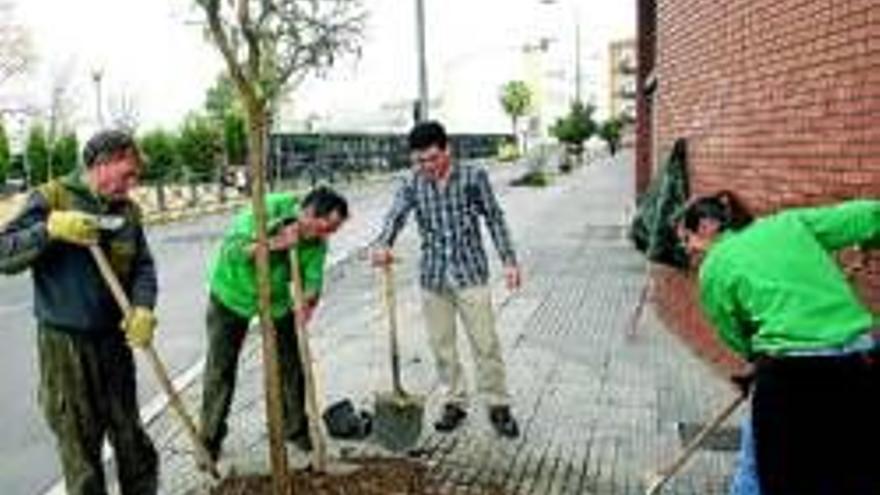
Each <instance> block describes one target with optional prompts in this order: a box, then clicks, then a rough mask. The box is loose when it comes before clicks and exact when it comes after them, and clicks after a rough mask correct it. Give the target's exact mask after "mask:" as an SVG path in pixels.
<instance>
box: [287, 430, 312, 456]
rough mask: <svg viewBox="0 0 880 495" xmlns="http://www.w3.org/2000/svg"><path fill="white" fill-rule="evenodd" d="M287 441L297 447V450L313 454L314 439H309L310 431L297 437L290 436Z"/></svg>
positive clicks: (298, 434)
mask: <svg viewBox="0 0 880 495" xmlns="http://www.w3.org/2000/svg"><path fill="white" fill-rule="evenodd" d="M287 441H288V442H290V443H292V444H294V445H296V446H297V448H299V449H300V450H302V451H303V452H311V451H312V439H311V437H309V432H308V431H305V432H303V433H297V434H295V435H288V436H287Z"/></svg>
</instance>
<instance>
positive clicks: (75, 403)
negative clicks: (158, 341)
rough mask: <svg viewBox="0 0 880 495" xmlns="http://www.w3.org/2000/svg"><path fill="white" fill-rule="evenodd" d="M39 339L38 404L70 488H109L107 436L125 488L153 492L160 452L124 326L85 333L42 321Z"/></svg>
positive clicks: (80, 491) (94, 493)
mask: <svg viewBox="0 0 880 495" xmlns="http://www.w3.org/2000/svg"><path fill="white" fill-rule="evenodd" d="M37 342H38V344H37V345H38V352H39V361H40V389H39V400H40V406H41V408H42V410H43V414H44V416H45V417H46V421H47V422H48V423H49V427H50V428H51V429H52V431H53V433H54V434H55V438H56V440H57V441H58V452H59V455H60V457H61V468H62V471H63V472H64V482H65V486H66V488H67V493H68V494H70V495H104V494H106V493H107V489H106V487H105V478H104V467H103V463H102V462H101V447H102V445H103V443H104V437H105V435H106V436H107V438H109V440H110V444H111V445H112V446H113V450H114V453H115V454H116V464H117V473H118V478H119V486H120V490H121V491H122V494H123V495H154V494H155V493H156V492H157V487H158V476H159V468H158V456H157V454H156V450H155V448H154V447H153V443H152V442H151V441H150V438H149V437H148V436H147V434H146V432H145V431H144V427H143V424H142V423H141V419H140V415H139V412H138V405H137V387H136V384H135V366H134V359H133V356H132V353H131V349H129V347H128V345H126V343H125V340H124V339H123V336H122V332H121V331H120V330H118V329H115V328H114V329H112V330H108V331H106V332H105V333H101V334H99V335H83V334H77V333H68V332H65V331H63V330H61V329H58V328H55V327H52V326H50V325H47V324H43V323H40V325H39V333H38V336H37Z"/></svg>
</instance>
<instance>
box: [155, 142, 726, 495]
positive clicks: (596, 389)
mask: <svg viewBox="0 0 880 495" xmlns="http://www.w3.org/2000/svg"><path fill="white" fill-rule="evenodd" d="M630 161H631V155H629V154H624V155H622V156H620V157H618V158H616V159H614V160H611V159H604V160H600V161H598V162H594V163H592V164H591V165H589V166H587V167H584V168H581V169H579V170H576V171H575V172H574V173H572V174H570V175H566V176H559V177H557V178H556V179H555V180H554V183H553V185H551V186H550V187H548V188H545V189H521V188H510V187H507V186H506V185H505V184H506V180H507V179H508V178H509V177H510V176H511V174H512V173H501V174H495V177H496V179H498V180H497V189H496V190H497V191H498V192H499V194H500V196H501V198H502V203H503V204H504V205H505V208H506V210H507V214H508V217H509V221H510V223H511V226H512V230H513V232H514V237H515V239H516V241H517V243H518V247H519V251H520V257H521V259H522V263H523V266H524V269H525V276H526V281H525V286H524V288H523V289H522V290H521V291H519V292H517V293H515V294H508V293H507V292H506V291H505V290H504V289H503V287H502V286H501V285H500V284H501V281H500V277H498V276H496V278H495V286H494V294H495V297H496V301H495V302H496V306H497V308H498V329H499V334H500V335H501V338H502V343H503V347H504V350H505V357H506V360H507V365H508V381H509V385H510V389H511V394H512V397H513V406H514V410H515V413H516V414H517V416H518V417H519V419H520V422H521V426H522V430H523V431H522V435H521V437H520V438H519V439H518V440H516V441H507V440H500V439H498V438H496V437H495V436H494V434H493V433H492V431H491V428H490V426H489V424H488V421H487V420H486V418H485V414H484V409H483V408H482V407H481V404H480V403H479V401H476V400H475V401H474V403H473V404H472V405H471V408H470V409H471V414H470V416H469V418H468V420H467V422H466V423H465V425H464V427H463V428H461V429H460V430H459V431H457V432H455V433H453V434H448V435H441V434H437V433H434V432H433V430H432V429H431V428H430V424H429V423H430V421H431V418H432V416H433V414H435V413H436V411H437V407H438V404H437V395H438V394H436V393H435V392H436V390H435V386H434V382H433V369H432V362H431V356H430V354H429V353H428V351H427V346H426V343H425V337H424V335H423V332H422V329H421V319H420V318H421V317H420V308H419V291H418V288H417V286H416V276H415V269H416V266H415V265H416V260H417V246H418V244H417V242H418V241H417V238H416V237H415V233H414V231H415V229H414V227H413V226H412V225H411V226H410V228H409V229H408V230H407V232H406V233H405V234H404V235H403V236H402V237H401V240H400V242H399V247H398V252H399V253H400V254H402V256H403V258H404V261H403V263H402V264H401V266H400V268H399V272H400V273H398V274H397V288H398V304H399V308H398V311H399V318H400V322H401V323H400V327H401V329H402V342H401V345H402V349H403V359H404V367H403V374H404V383H405V385H406V387H407V388H408V389H410V390H412V391H415V392H418V393H424V394H427V395H429V402H428V409H427V411H428V414H427V415H426V419H425V421H426V425H425V429H424V432H425V433H424V436H423V438H422V439H421V441H420V445H419V447H418V451H419V453H420V454H421V458H422V459H423V460H424V461H425V462H426V463H428V464H429V465H430V466H431V472H432V473H433V475H434V476H435V477H436V478H437V479H438V480H440V481H441V482H442V483H443V484H444V486H445V487H446V490H445V491H446V492H448V493H469V492H471V491H472V490H473V489H475V487H479V486H483V485H494V486H501V487H503V489H504V491H505V492H506V493H518V494H557V493H558V494H603V495H604V494H637V493H643V491H644V485H643V483H644V477H645V475H646V474H647V473H648V472H650V471H651V470H652V469H654V468H656V467H657V466H658V465H659V464H661V463H662V462H664V461H668V460H670V459H671V458H672V456H674V455H675V454H676V453H677V452H678V451H679V449H680V448H681V444H680V438H679V433H678V425H679V423H701V422H705V421H708V419H709V417H710V416H711V415H713V414H714V412H715V411H716V409H718V408H720V407H722V406H723V405H724V404H725V403H726V402H727V401H729V400H730V398H731V397H732V395H733V393H734V392H733V390H732V389H731V388H730V387H728V386H727V385H726V384H725V383H723V381H721V380H719V379H718V378H717V377H715V376H714V375H712V373H711V372H710V371H709V369H708V368H707V367H706V366H704V365H702V364H701V363H699V362H698V361H697V360H696V359H695V358H694V357H693V356H691V355H690V354H688V353H687V351H686V350H685V348H684V347H683V346H681V345H680V344H679V343H678V342H677V341H676V340H675V339H674V338H673V337H672V336H671V335H670V334H668V333H667V332H665V331H664V330H663V328H662V325H661V323H660V322H659V321H657V320H656V318H655V317H654V315H653V314H652V312H651V311H650V310H649V311H646V313H645V315H644V317H643V320H642V322H641V324H640V326H639V328H638V329H637V330H636V332H635V333H634V334H629V333H628V332H627V321H628V319H629V317H630V315H631V314H632V311H633V308H634V306H635V304H636V301H637V299H638V296H639V292H640V290H641V287H642V283H643V277H644V273H645V266H644V263H643V261H642V259H641V258H640V256H639V255H638V254H637V253H635V252H634V251H633V250H632V249H631V248H630V246H629V244H628V243H627V241H626V239H625V238H624V235H625V228H624V224H625V218H626V216H627V213H628V212H629V211H631V204H632V191H631V187H630V185H631V184H632V180H631V178H632V177H631V175H632V172H631V167H630V165H631V163H630ZM502 177H503V179H504V180H501V179H500V178H502ZM367 237H368V236H365V238H367ZM493 254H494V253H493ZM495 268H496V270H495V273H496V275H497V274H499V273H500V271H499V270H498V269H497V268H498V267H497V266H495ZM377 282H378V281H377V279H376V277H375V274H374V273H372V270H371V269H370V267H369V266H368V265H367V263H366V261H365V260H363V259H360V258H359V257H358V255H357V253H356V252H353V253H352V254H351V255H350V256H349V257H347V258H345V259H341V260H339V262H338V263H337V264H336V265H335V266H334V268H333V269H332V271H331V273H330V275H329V277H328V287H327V292H326V294H325V301H324V306H323V308H322V309H321V311H320V313H319V315H318V317H317V318H316V322H315V324H314V328H313V330H312V332H313V333H312V348H313V350H314V352H316V355H317V356H318V358H317V360H318V362H319V367H318V374H319V376H320V377H322V380H321V390H322V392H323V394H322V395H323V400H324V402H325V403H330V402H332V401H334V400H336V399H339V398H342V397H348V398H351V399H353V400H354V401H355V402H356V403H357V404H358V405H359V406H361V407H365V408H369V407H370V405H371V403H372V398H373V393H374V392H375V391H378V390H387V389H388V388H389V385H388V383H389V379H388V364H387V362H386V359H387V348H386V339H387V337H386V334H385V331H386V327H385V326H384V319H383V314H382V311H381V309H380V305H379V303H378V301H379V299H378V289H377ZM461 340H464V339H463V338H462V339H461ZM462 355H463V359H464V360H465V362H466V363H467V366H466V370H467V373H468V376H473V375H472V371H473V370H472V368H471V366H470V365H469V359H470V355H469V353H468V352H467V348H466V346H464V345H463V346H462ZM259 357H260V354H259V338H258V336H257V335H256V332H254V335H252V336H251V338H250V339H249V341H248V344H247V347H246V351H245V353H244V355H243V356H242V366H241V369H240V371H239V386H238V391H237V395H236V397H235V402H234V404H233V413H232V417H231V424H230V431H231V433H230V436H229V438H228V440H227V444H226V454H225V459H226V460H225V461H224V462H225V463H227V464H230V465H234V466H235V468H236V469H237V471H238V472H251V471H262V472H265V471H266V470H267V465H268V452H267V448H268V447H267V439H266V432H265V427H264V424H263V422H264V418H265V415H264V411H263V398H262V397H263V391H262V375H261V370H262V368H261V363H260V359H259ZM200 389H201V383H200V381H198V380H196V381H195V383H193V384H192V385H191V386H189V387H188V388H187V389H186V390H185V391H184V396H185V401H186V402H187V404H188V405H189V409H190V410H191V411H193V412H196V411H197V410H198V408H197V405H198V401H199V394H200ZM735 424H736V423H735V422H734V423H733V425H734V426H735ZM150 432H151V434H152V435H153V438H155V440H156V443H157V445H158V446H159V448H160V449H161V454H160V455H161V458H162V475H163V476H162V489H163V493H168V494H190V493H200V492H203V491H204V489H205V486H206V485H205V483H204V478H202V477H201V476H200V475H199V474H197V473H196V472H195V470H194V463H193V460H192V457H191V456H190V449H189V446H188V445H187V439H186V437H185V436H184V435H183V432H182V430H181V429H180V427H179V425H178V424H177V423H176V420H175V419H174V418H171V417H170V414H169V413H167V412H166V413H164V414H161V415H159V416H158V417H157V418H156V419H155V420H154V421H153V422H152V423H151V424H150ZM331 443H332V450H333V455H334V456H342V455H372V454H386V455H387V453H384V452H382V451H381V449H380V448H379V447H378V446H375V445H373V444H371V443H363V444H355V443H346V444H341V443H339V442H335V441H334V442H331ZM289 450H290V451H291V452H290V453H289V455H290V456H291V460H292V463H293V465H295V466H302V465H303V464H304V462H306V460H305V458H304V456H303V455H302V454H301V453H299V452H296V451H294V449H293V448H292V447H290V448H289ZM732 460H733V453H731V452H729V451H723V450H722V451H717V450H702V451H700V452H698V453H697V454H696V455H695V457H694V458H693V460H692V462H691V464H689V465H688V467H687V468H686V469H685V471H684V472H683V473H682V474H681V475H680V476H677V477H676V478H675V479H674V480H673V481H672V482H671V483H670V484H669V485H667V487H666V489H665V490H664V492H663V493H670V494H672V493H675V494H694V495H711V494H720V493H725V491H726V483H727V478H728V476H729V474H730V472H731V469H732Z"/></svg>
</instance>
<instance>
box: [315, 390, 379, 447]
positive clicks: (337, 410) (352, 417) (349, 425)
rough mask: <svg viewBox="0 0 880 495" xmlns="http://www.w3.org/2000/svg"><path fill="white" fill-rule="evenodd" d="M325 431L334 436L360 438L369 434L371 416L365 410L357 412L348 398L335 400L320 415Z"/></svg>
mask: <svg viewBox="0 0 880 495" xmlns="http://www.w3.org/2000/svg"><path fill="white" fill-rule="evenodd" d="M322 416H323V418H324V424H326V425H327V433H329V434H330V436H332V437H334V438H343V439H347V440H362V439H364V438H366V437H367V436H369V435H370V431H372V428H373V418H372V417H371V416H370V414H369V413H367V412H366V411H360V412H358V411H357V410H356V409H355V407H354V404H352V403H351V401H350V400H348V399H343V400H340V401H337V402H335V403H333V404H332V405H330V407H328V408H327V409H325V410H324V414H323V415H322Z"/></svg>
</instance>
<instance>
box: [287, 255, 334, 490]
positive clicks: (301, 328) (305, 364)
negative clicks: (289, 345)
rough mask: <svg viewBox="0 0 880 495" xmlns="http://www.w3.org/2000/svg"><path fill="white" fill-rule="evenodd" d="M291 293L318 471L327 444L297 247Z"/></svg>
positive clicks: (321, 468)
mask: <svg viewBox="0 0 880 495" xmlns="http://www.w3.org/2000/svg"><path fill="white" fill-rule="evenodd" d="M290 260H291V262H290V292H291V294H292V295H293V307H294V314H295V319H296V336H297V347H298V348H299V360H300V367H301V369H302V373H303V379H304V381H305V394H306V414H307V415H308V418H309V438H310V440H311V441H312V454H313V461H314V464H315V466H314V467H315V470H316V471H318V472H325V471H326V470H327V445H326V443H325V441H324V435H323V434H322V432H321V412H320V411H319V410H318V392H317V390H316V386H315V375H314V369H313V368H312V351H311V348H310V347H309V334H308V332H307V331H306V322H305V320H304V319H303V317H302V316H303V306H304V304H305V299H304V297H305V296H304V294H303V286H302V276H301V275H300V270H299V252H298V249H297V248H296V247H295V246H294V247H293V248H292V249H291V250H290Z"/></svg>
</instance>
